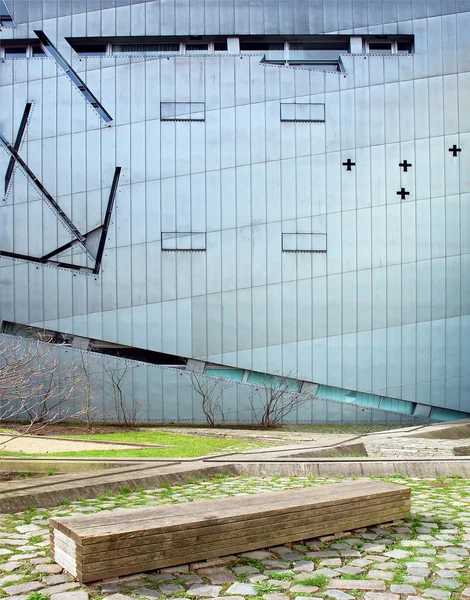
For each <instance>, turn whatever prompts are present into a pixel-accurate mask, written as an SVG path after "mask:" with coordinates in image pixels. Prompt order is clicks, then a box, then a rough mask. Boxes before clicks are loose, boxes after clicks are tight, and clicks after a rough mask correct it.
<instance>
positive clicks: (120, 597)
mask: <svg viewBox="0 0 470 600" xmlns="http://www.w3.org/2000/svg"><path fill="white" fill-rule="evenodd" d="M10 600H11V599H10ZM106 600H133V598H131V596H126V595H125V594H111V596H106Z"/></svg>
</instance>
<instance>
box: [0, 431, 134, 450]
mask: <svg viewBox="0 0 470 600" xmlns="http://www.w3.org/2000/svg"><path fill="white" fill-rule="evenodd" d="M8 440H9V441H8ZM0 450H5V451H8V452H25V453H26V454H48V453H51V452H72V451H74V452H80V451H81V450H129V446H126V445H125V444H109V443H106V444H103V443H102V442H88V441H81V440H79V441H75V440H66V439H64V440H57V439H51V438H44V437H40V436H24V437H19V438H14V439H11V435H8V434H0Z"/></svg>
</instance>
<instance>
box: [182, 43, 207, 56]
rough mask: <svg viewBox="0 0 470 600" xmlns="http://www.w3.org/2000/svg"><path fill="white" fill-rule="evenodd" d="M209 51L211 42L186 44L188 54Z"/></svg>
mask: <svg viewBox="0 0 470 600" xmlns="http://www.w3.org/2000/svg"><path fill="white" fill-rule="evenodd" d="M207 52H209V44H186V53H187V54H204V53H207Z"/></svg>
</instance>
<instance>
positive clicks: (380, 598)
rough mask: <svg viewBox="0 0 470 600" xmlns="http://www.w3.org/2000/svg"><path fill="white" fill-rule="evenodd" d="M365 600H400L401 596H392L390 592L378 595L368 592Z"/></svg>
mask: <svg viewBox="0 0 470 600" xmlns="http://www.w3.org/2000/svg"><path fill="white" fill-rule="evenodd" d="M364 600H400V596H399V595H398V594H390V593H388V592H385V593H383V594H382V593H378V594H377V593H376V592H367V593H366V594H365V596H364Z"/></svg>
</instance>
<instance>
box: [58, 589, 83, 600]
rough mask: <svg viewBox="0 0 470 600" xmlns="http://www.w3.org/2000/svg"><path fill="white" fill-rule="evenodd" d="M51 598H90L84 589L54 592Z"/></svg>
mask: <svg viewBox="0 0 470 600" xmlns="http://www.w3.org/2000/svg"><path fill="white" fill-rule="evenodd" d="M51 600H88V594H87V592H84V591H83V590H80V591H78V592H62V593H61V594H53V595H52V596H51Z"/></svg>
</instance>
